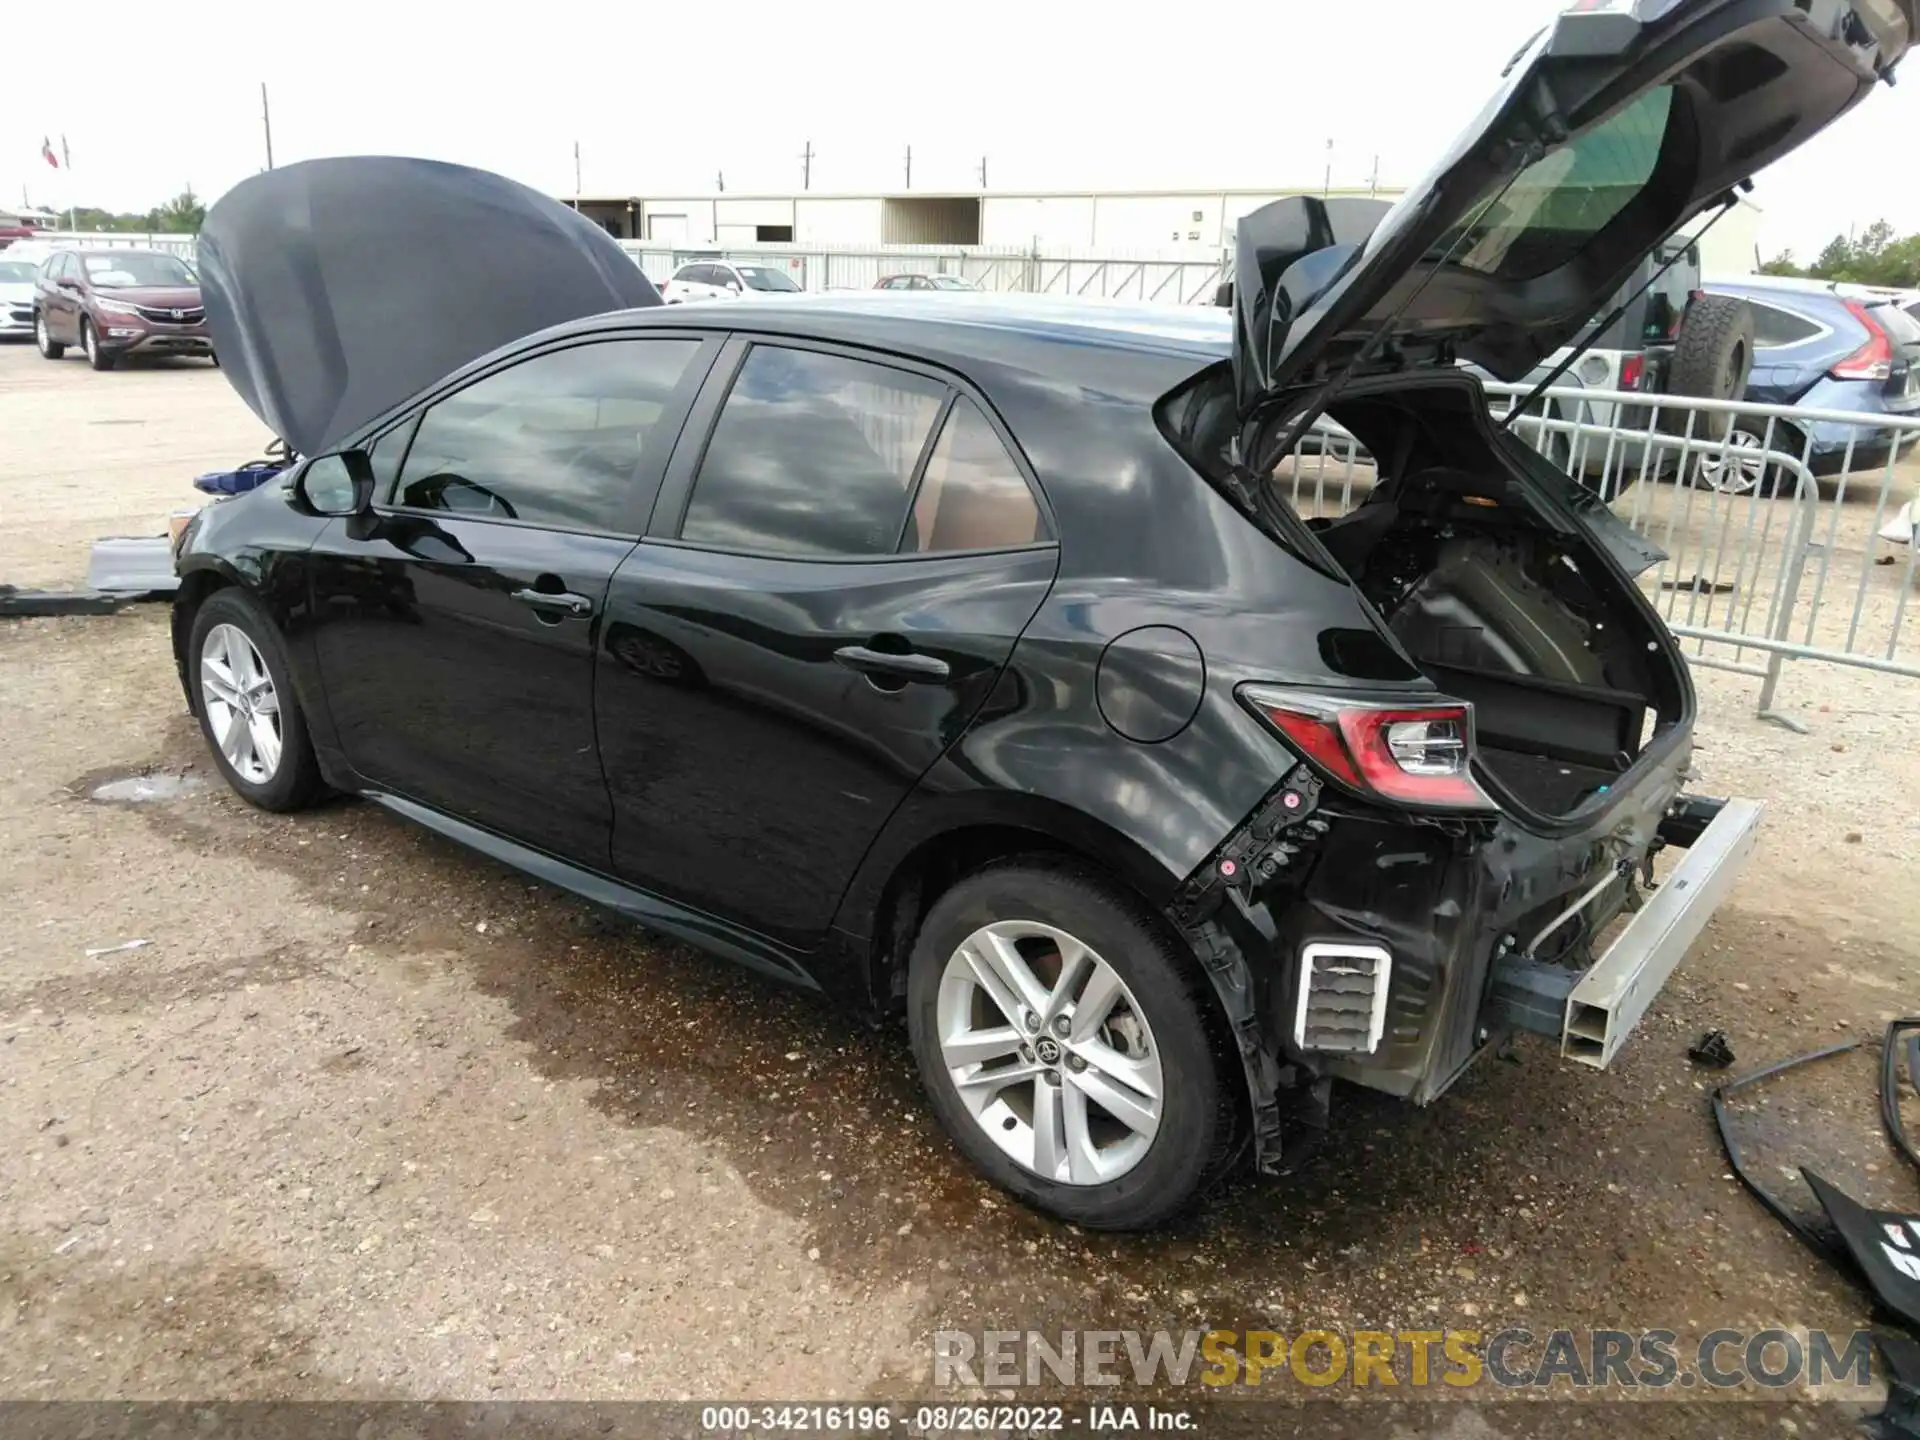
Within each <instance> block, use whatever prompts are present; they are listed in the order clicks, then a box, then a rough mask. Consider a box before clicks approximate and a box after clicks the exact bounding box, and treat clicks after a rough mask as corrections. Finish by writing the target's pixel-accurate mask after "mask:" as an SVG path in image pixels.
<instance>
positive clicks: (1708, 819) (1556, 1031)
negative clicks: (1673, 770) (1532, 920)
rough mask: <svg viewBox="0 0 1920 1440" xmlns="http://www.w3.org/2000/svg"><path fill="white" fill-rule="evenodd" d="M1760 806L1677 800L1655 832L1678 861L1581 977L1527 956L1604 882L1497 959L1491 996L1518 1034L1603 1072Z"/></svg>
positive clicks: (1715, 895) (1723, 878) (1716, 893)
mask: <svg viewBox="0 0 1920 1440" xmlns="http://www.w3.org/2000/svg"><path fill="white" fill-rule="evenodd" d="M1765 808H1766V807H1765V806H1764V805H1762V804H1761V803H1760V802H1759V801H1757V800H1706V799H1698V798H1690V799H1687V800H1685V801H1682V802H1681V803H1680V804H1679V805H1677V806H1676V807H1675V809H1674V812H1673V813H1672V814H1671V815H1670V816H1669V817H1668V819H1667V820H1666V822H1665V823H1663V824H1662V825H1661V827H1660V837H1661V839H1663V840H1665V841H1666V842H1667V843H1668V844H1669V845H1674V846H1683V847H1685V849H1686V852H1687V854H1686V858H1685V859H1684V860H1682V861H1681V862H1680V863H1679V864H1678V865H1677V866H1675V867H1674V870H1673V873H1672V874H1671V875H1669V876H1668V877H1667V878H1666V881H1665V882H1664V883H1663V884H1662V885H1661V886H1660V887H1659V889H1657V890H1656V891H1655V892H1654V894H1653V897H1652V898H1651V899H1650V900H1648V901H1647V903H1646V904H1645V905H1643V906H1642V907H1641V908H1640V910H1639V912H1638V913H1637V914H1635V915H1634V917H1633V918H1632V919H1631V920H1629V921H1628V922H1627V925H1626V928H1625V929H1623V930H1622V931H1621V932H1620V934H1619V935H1618V936H1617V937H1616V938H1615V939H1614V942H1613V943H1612V944H1611V945H1609V946H1608V947H1607V950H1606V953H1605V954H1604V955H1602V956H1601V957H1600V958H1599V959H1598V960H1597V961H1595V962H1594V963H1593V965H1592V966H1590V967H1589V968H1588V969H1587V970H1585V971H1584V972H1583V971H1578V970H1569V969H1565V968H1563V967H1561V966H1557V965H1547V964H1543V963H1541V962H1540V961H1537V960H1535V959H1533V958H1532V952H1533V951H1534V950H1535V949H1536V948H1537V946H1538V943H1539V941H1540V940H1542V939H1545V938H1546V936H1547V935H1548V934H1550V933H1552V931H1553V930H1555V929H1557V928H1558V927H1559V925H1560V924H1561V923H1563V922H1565V921H1567V920H1570V919H1571V918H1572V917H1573V916H1574V914H1576V913H1577V912H1578V910H1579V909H1581V908H1583V907H1584V906H1585V905H1588V904H1591V903H1592V902H1593V901H1594V900H1596V899H1597V898H1598V897H1599V896H1600V894H1601V893H1602V892H1603V891H1604V890H1605V889H1606V888H1607V886H1609V885H1610V884H1612V883H1615V877H1614V876H1611V875H1610V876H1608V877H1606V878H1605V879H1603V880H1602V881H1601V882H1600V883H1599V884H1597V885H1596V886H1595V887H1594V888H1593V889H1591V890H1589V891H1588V892H1587V893H1586V894H1585V895H1583V896H1581V897H1580V899H1579V900H1578V901H1576V902H1575V904H1574V905H1573V906H1572V907H1570V908H1569V909H1568V910H1567V911H1566V912H1564V913H1563V914H1562V915H1561V916H1560V917H1559V918H1558V919H1556V920H1555V921H1554V923H1553V924H1552V925H1550V926H1548V927H1547V929H1546V930H1544V931H1542V932H1541V934H1540V935H1539V936H1537V937H1535V940H1534V942H1533V943H1532V944H1530V945H1528V947H1527V950H1526V951H1525V952H1524V953H1521V954H1517V955H1514V956H1511V957H1508V958H1505V959H1502V960H1501V961H1499V963H1498V965H1497V967H1496V968H1495V971H1494V977H1493V998H1494V1001H1495V1003H1496V1004H1499V1005H1502V1006H1504V1007H1505V1010H1506V1013H1507V1017H1508V1019H1509V1020H1510V1021H1511V1022H1512V1023H1513V1024H1514V1025H1515V1026H1516V1027H1517V1028H1519V1029H1523V1030H1531V1031H1534V1032H1535V1033H1537V1034H1542V1035H1547V1036H1550V1037H1557V1038H1558V1039H1559V1041H1560V1053H1561V1054H1562V1055H1564V1056H1566V1057H1567V1058H1568V1059H1570V1060H1573V1061H1576V1062H1577V1063H1579V1064H1582V1065H1591V1066H1592V1067H1593V1068H1594V1069H1596V1070H1604V1069H1605V1068H1606V1067H1607V1066H1608V1065H1609V1064H1610V1063H1612V1061H1613V1057H1614V1056H1615V1055H1617V1054H1618V1053H1619V1051H1620V1047H1621V1046H1622V1045H1624V1044H1625V1043H1626V1040H1627V1037H1628V1036H1629V1035H1631V1034H1632V1033H1633V1027H1634V1026H1635V1025H1637V1024H1639V1023H1640V1017H1641V1016H1642V1015H1644V1014H1645V1013H1646V1011H1647V1007H1648V1006H1649V1005H1651V1004H1652V1003H1653V997H1654V996H1656V995H1658V994H1659V993H1660V988H1661V987H1662V986H1663V985H1665V984H1666V983H1667V977H1668V976H1669V975H1671V974H1672V973H1673V970H1674V967H1675V966H1676V965H1678V964H1679V963H1680V959H1681V957H1682V956H1683V955H1685V954H1686V953H1687V947H1688V946H1690V945H1691V944H1692V943H1693V942H1694V940H1695V938H1696V937H1698V935H1699V934H1700V931H1701V928H1702V927H1703V926H1705V925H1706V923H1707V917H1708V916H1710V915H1712V914H1713V912H1714V910H1715V908H1716V907H1717V906H1718V905H1719V904H1720V902H1721V901H1722V900H1723V899H1725V898H1726V894H1727V891H1728V890H1730V889H1731V888H1732V886H1733V882H1734V879H1735V878H1736V877H1737V876H1738V875H1739V873H1740V871H1741V868H1742V867H1743V866H1745V864H1746V863H1747V857H1748V856H1749V855H1751V854H1752V853H1753V846H1754V841H1755V840H1756V839H1757V838H1758V836H1759V830H1760V816H1761V813H1762V812H1763V811H1764V810H1765Z"/></svg>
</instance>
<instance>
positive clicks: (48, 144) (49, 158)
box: [40, 135, 67, 170]
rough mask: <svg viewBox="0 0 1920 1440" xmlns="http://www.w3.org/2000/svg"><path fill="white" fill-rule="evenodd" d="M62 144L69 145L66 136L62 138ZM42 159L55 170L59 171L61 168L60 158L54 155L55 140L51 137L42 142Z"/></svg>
mask: <svg viewBox="0 0 1920 1440" xmlns="http://www.w3.org/2000/svg"><path fill="white" fill-rule="evenodd" d="M60 143H61V144H62V145H65V144H66V143H67V139H66V136H64V135H63V136H61V137H60ZM40 158H41V159H42V160H44V161H46V162H47V164H49V165H51V166H52V167H53V168H54V169H56V170H58V169H59V168H60V157H59V156H58V155H56V154H54V153H53V140H52V138H51V137H48V138H46V139H43V140H41V142H40Z"/></svg>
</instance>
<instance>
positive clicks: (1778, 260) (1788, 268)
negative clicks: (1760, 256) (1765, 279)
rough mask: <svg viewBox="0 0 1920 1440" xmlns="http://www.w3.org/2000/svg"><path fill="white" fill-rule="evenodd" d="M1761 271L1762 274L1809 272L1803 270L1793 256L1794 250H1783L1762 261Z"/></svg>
mask: <svg viewBox="0 0 1920 1440" xmlns="http://www.w3.org/2000/svg"><path fill="white" fill-rule="evenodd" d="M1760 273H1761V274H1762V275H1805V274H1806V273H1807V272H1806V271H1805V270H1802V269H1801V268H1800V265H1799V263H1798V262H1797V261H1796V260H1795V259H1794V258H1793V251H1791V250H1782V251H1781V252H1780V253H1779V254H1778V255H1776V256H1774V257H1773V258H1772V259H1771V260H1766V261H1762V262H1761V265H1760Z"/></svg>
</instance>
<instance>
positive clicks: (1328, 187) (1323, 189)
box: [1320, 138, 1333, 200]
mask: <svg viewBox="0 0 1920 1440" xmlns="http://www.w3.org/2000/svg"><path fill="white" fill-rule="evenodd" d="M1332 193H1333V141H1332V139H1331V138H1329V139H1328V141H1327V178H1326V179H1325V180H1324V181H1322V182H1321V185H1320V198H1321V199H1322V200H1324V199H1326V198H1327V196H1329V195H1331V194H1332Z"/></svg>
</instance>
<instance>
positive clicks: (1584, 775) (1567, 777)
mask: <svg viewBox="0 0 1920 1440" xmlns="http://www.w3.org/2000/svg"><path fill="white" fill-rule="evenodd" d="M1479 754H1480V763H1481V764H1483V765H1485V766H1486V767H1487V769H1489V770H1491V771H1492V772H1493V773H1494V774H1495V775H1496V776H1497V777H1499V780H1500V783H1501V784H1502V785H1505V786H1506V787H1507V788H1508V789H1509V790H1511V791H1512V792H1513V793H1514V794H1515V795H1517V796H1519V797H1520V799H1522V800H1524V801H1525V802H1526V803H1527V804H1528V805H1529V806H1531V807H1532V808H1533V809H1535V810H1538V811H1539V812H1540V813H1541V814H1543V815H1564V814H1566V813H1567V812H1568V811H1569V810H1571V809H1573V807H1574V806H1576V805H1578V804H1579V803H1580V802H1581V801H1582V800H1584V799H1586V797H1587V796H1588V795H1590V794H1592V793H1593V792H1594V791H1595V790H1597V789H1598V788H1599V787H1600V786H1602V785H1611V784H1612V783H1613V782H1614V781H1615V780H1617V779H1619V778H1620V772H1619V771H1617V770H1603V769H1601V768H1600V767H1598V766H1596V765H1576V764H1574V763H1573V762H1571V761H1567V760H1553V759H1549V758H1547V757H1546V756H1543V755H1528V754H1525V753H1524V752H1522V751H1519V750H1498V749H1493V748H1490V747H1488V746H1485V745H1483V746H1481V747H1480V751H1479Z"/></svg>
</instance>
